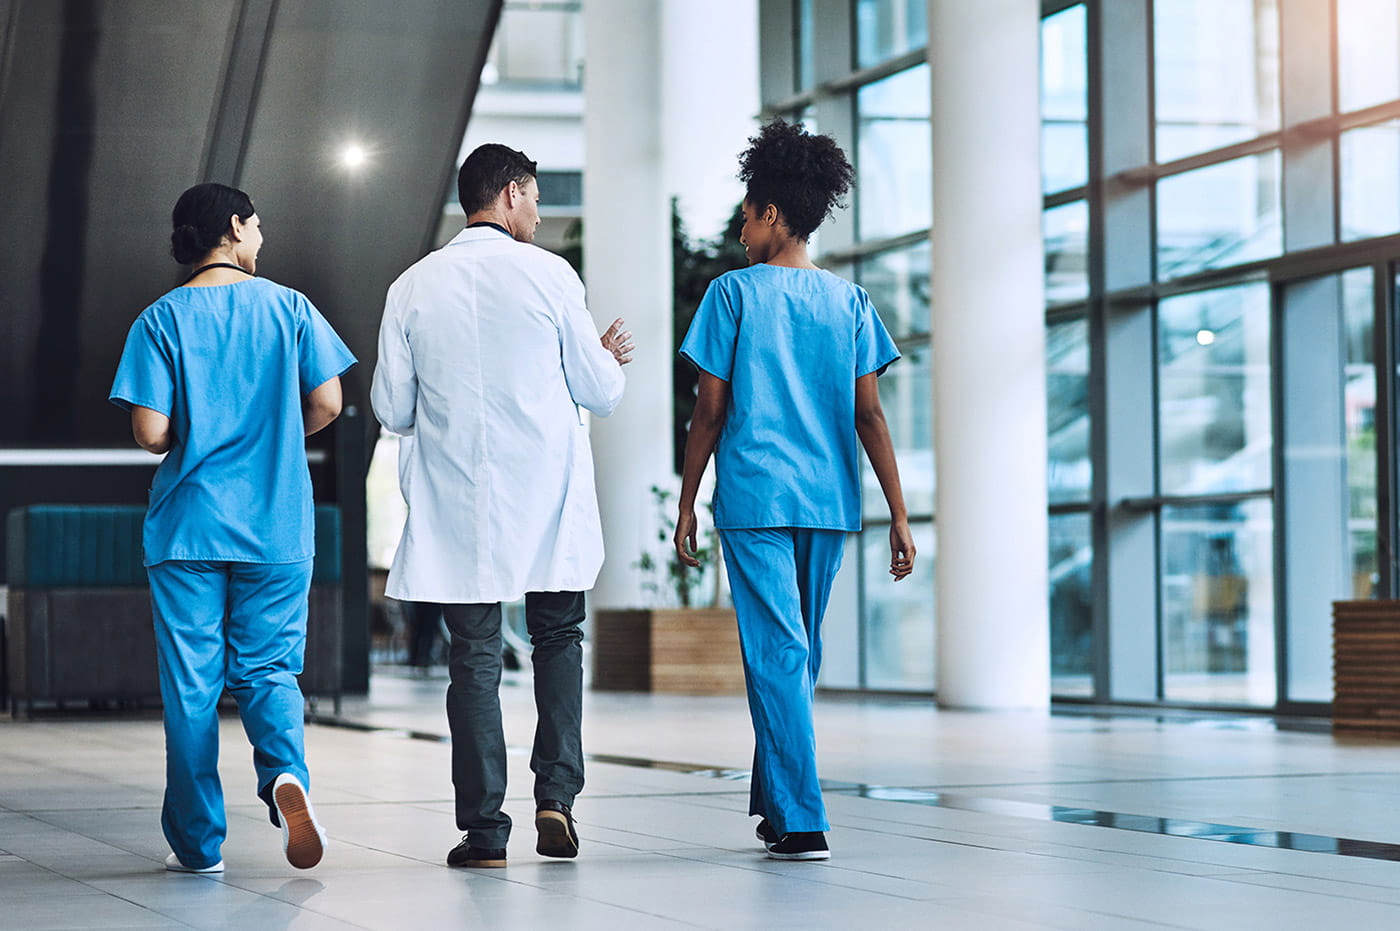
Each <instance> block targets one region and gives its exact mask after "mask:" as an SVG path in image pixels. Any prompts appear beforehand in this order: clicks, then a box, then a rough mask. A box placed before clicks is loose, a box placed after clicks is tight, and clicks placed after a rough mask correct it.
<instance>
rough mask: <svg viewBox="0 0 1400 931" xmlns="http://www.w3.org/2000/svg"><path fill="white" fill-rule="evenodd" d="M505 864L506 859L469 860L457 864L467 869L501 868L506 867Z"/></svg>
mask: <svg viewBox="0 0 1400 931" xmlns="http://www.w3.org/2000/svg"><path fill="white" fill-rule="evenodd" d="M453 865H454V864H451V863H449V864H448V866H453ZM505 865H506V861H504V860H467V861H465V862H463V863H458V864H455V866H457V867H458V868H460V869H465V870H499V869H504V868H505Z"/></svg>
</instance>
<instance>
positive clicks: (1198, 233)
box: [1157, 150, 1283, 281]
mask: <svg viewBox="0 0 1400 931" xmlns="http://www.w3.org/2000/svg"><path fill="white" fill-rule="evenodd" d="M1279 177H1280V165H1279V153H1278V151H1277V150H1275V151H1272V152H1266V153H1264V154H1262V155H1254V156H1249V157H1246V158H1237V159H1232V160H1230V161H1228V162H1222V163H1220V164H1218V165H1212V166H1210V167H1209V168H1201V169H1199V170H1196V171H1189V172H1184V173H1182V174H1179V175H1172V176H1170V177H1167V178H1163V179H1162V180H1161V181H1160V182H1159V183H1158V186H1157V276H1158V278H1159V279H1161V280H1163V281H1166V280H1169V279H1171V278H1176V277H1180V276H1182V275H1188V274H1191V273H1192V272H1198V271H1204V270H1205V269H1208V268H1223V267H1225V266H1227V265H1238V264H1240V263H1242V262H1251V261H1255V260H1258V259H1266V258H1270V257H1272V256H1276V255H1278V254H1279V253H1280V252H1281V251H1283V228H1282V224H1281V222H1280V216H1279V203H1280V194H1279Z"/></svg>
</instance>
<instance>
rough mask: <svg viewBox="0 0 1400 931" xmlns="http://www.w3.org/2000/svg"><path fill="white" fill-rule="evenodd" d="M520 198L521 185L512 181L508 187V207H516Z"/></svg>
mask: <svg viewBox="0 0 1400 931" xmlns="http://www.w3.org/2000/svg"><path fill="white" fill-rule="evenodd" d="M518 197H520V185H519V184H517V183H516V182H514V181H512V182H510V183H509V184H507V185H506V206H507V207H514V206H515V201H516V199H517V198H518Z"/></svg>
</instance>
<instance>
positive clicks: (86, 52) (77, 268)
mask: <svg viewBox="0 0 1400 931" xmlns="http://www.w3.org/2000/svg"><path fill="white" fill-rule="evenodd" d="M100 38H101V35H100V30H99V28H98V16H97V4H96V2H95V0H64V4H63V39H62V42H61V45H60V51H59V65H58V72H59V82H58V95H57V97H56V98H55V99H54V107H55V109H56V111H57V113H56V118H55V120H54V127H55V129H54V138H53V156H52V160H51V165H52V167H51V168H50V170H49V186H48V218H49V223H48V228H47V229H46V230H45V233H44V254H43V258H42V259H41V260H40V266H39V305H40V314H41V317H40V321H39V333H38V339H37V340H36V342H35V346H34V355H35V360H34V361H35V365H34V371H35V373H36V374H37V376H38V385H37V386H36V388H37V390H36V392H35V401H36V404H35V407H34V411H33V415H32V416H33V421H32V423H31V425H30V431H29V435H30V436H31V437H33V438H34V439H35V440H36V441H38V442H40V443H62V442H65V441H71V440H74V439H76V437H74V436H73V430H74V419H73V392H74V389H75V387H76V381H77V376H78V363H79V355H78V352H77V348H76V347H77V346H78V344H79V330H80V328H81V321H82V299H83V278H84V268H85V265H86V252H87V228H88V198H89V196H90V192H89V181H90V177H89V176H90V172H91V169H92V155H93V141H94V140H93V137H94V134H95V133H96V118H97V101H96V88H95V86H94V80H95V73H94V59H95V58H96V55H97V47H98V42H99V40H100Z"/></svg>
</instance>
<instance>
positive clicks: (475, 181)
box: [457, 142, 535, 216]
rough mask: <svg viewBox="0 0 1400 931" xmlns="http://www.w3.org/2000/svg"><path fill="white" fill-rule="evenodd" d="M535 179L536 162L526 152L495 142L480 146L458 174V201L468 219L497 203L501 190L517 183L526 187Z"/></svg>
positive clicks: (469, 156)
mask: <svg viewBox="0 0 1400 931" xmlns="http://www.w3.org/2000/svg"><path fill="white" fill-rule="evenodd" d="M533 177H535V163H534V162H532V161H530V159H529V157H527V156H526V155H525V153H524V152H517V151H516V150H515V149H512V148H510V147H509V146H503V145H500V144H498V143H495V142H488V143H486V144H485V145H480V146H477V147H476V148H475V149H474V150H473V151H472V154H471V155H468V156H467V160H466V161H464V162H462V168H461V170H460V171H458V172H457V199H458V200H459V201H461V204H462V209H463V210H465V211H466V213H467V216H471V215H472V214H474V213H476V212H477V211H478V210H484V209H486V208H487V207H489V206H491V204H492V203H493V202H494V201H495V200H496V198H497V197H498V196H499V195H500V193H501V188H503V187H505V186H506V185H508V184H510V183H511V182H512V181H514V182H515V183H516V184H524V183H525V182H526V181H527V180H528V179H530V178H533Z"/></svg>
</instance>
